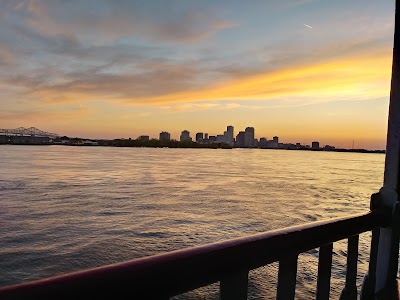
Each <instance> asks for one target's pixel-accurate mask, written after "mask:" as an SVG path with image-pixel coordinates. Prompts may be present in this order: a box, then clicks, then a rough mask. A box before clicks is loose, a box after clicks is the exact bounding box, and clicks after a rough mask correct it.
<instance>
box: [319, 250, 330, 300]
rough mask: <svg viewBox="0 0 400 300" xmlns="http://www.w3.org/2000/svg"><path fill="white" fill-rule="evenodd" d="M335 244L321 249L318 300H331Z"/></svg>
mask: <svg viewBox="0 0 400 300" xmlns="http://www.w3.org/2000/svg"><path fill="white" fill-rule="evenodd" d="M332 250H333V244H327V245H323V246H321V247H320V248H319V258H318V279H317V296H316V299H317V300H329V292H330V289H331V272H332V271H331V269H332Z"/></svg>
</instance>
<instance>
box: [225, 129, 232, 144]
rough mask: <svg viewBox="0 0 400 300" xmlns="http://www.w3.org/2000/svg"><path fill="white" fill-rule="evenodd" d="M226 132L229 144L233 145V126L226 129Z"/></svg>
mask: <svg viewBox="0 0 400 300" xmlns="http://www.w3.org/2000/svg"><path fill="white" fill-rule="evenodd" d="M226 132H227V138H228V142H229V143H232V142H233V126H231V125H229V126H228V127H226Z"/></svg>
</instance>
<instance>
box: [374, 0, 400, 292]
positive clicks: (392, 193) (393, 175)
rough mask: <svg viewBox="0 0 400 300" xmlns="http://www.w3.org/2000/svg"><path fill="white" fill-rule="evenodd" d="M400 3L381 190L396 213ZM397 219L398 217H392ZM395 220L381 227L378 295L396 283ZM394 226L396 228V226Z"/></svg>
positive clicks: (399, 157) (387, 205) (399, 142)
mask: <svg viewBox="0 0 400 300" xmlns="http://www.w3.org/2000/svg"><path fill="white" fill-rule="evenodd" d="M399 8H400V0H396V13H395V30H394V43H393V63H392V81H391V90H390V105H389V119H388V132H387V144H386V160H385V176H384V184H383V188H382V189H381V192H380V193H381V194H382V204H383V208H385V209H386V210H392V211H394V207H395V206H396V204H397V201H398V199H397V194H398V191H399V161H400V12H397V9H399ZM393 217H394V218H396V217H397V216H396V215H393ZM396 223H398V220H396V219H394V220H393V223H392V226H389V227H386V228H380V235H379V245H378V256H377V264H376V285H375V293H382V291H384V289H387V288H389V287H390V286H391V285H392V284H394V283H395V279H396V273H397V269H398V252H399V236H398V230H397V229H396V226H395V224H396ZM393 225H394V226H393Z"/></svg>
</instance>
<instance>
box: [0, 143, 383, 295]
mask: <svg viewBox="0 0 400 300" xmlns="http://www.w3.org/2000/svg"><path fill="white" fill-rule="evenodd" d="M383 169H384V155H383V154H358V153H334V152H311V151H285V150H261V149H231V150H229V149H228V150H222V149H166V148H163V149H153V148H111V147H68V146H10V145H3V146H0V286H5V285H10V284H16V283H20V282H24V281H30V280H34V279H38V278H43V277H48V276H52V275H56V274H61V273H65V272H71V271H77V270H82V269H85V268H91V267H96V266H102V265H105V264H110V263H115V262H122V261H124V260H128V259H133V258H138V257H143V256H147V255H151V254H156V253H161V252H165V251H170V250H175V249H180V248H184V247H190V246H195V245H201V244H206V243H211V242H217V241H222V240H225V239H230V238H235V237H240V236H245V235H248V234H255V233H259V232H262V231H266V230H271V229H276V228H280V227H286V226H290V225H295V224H301V223H304V222H310V221H315V220H322V219H326V218H332V217H338V216H345V215H348V214H352V213H359V212H363V211H367V210H368V207H369V197H370V195H371V193H373V192H376V191H378V190H379V188H380V187H381V185H382V181H383ZM369 243H370V234H369V233H366V234H363V235H361V240H360V256H359V268H358V273H359V282H358V283H359V284H361V280H362V276H363V275H364V274H365V271H366V268H367V262H366V259H367V258H368V254H369ZM317 257H318V251H316V250H315V251H310V252H308V253H305V254H302V255H300V257H299V266H298V275H297V289H296V298H297V299H312V298H313V297H314V293H315V286H316V275H317ZM345 260H346V244H345V243H344V242H339V243H335V244H334V256H333V269H332V273H333V274H332V289H331V295H332V298H338V295H339V293H340V291H341V288H342V287H343V284H344V277H343V276H344V274H345ZM276 275H277V265H276V264H272V265H268V266H266V267H263V268H259V269H257V270H254V271H251V272H250V279H249V280H250V282H249V285H250V291H249V299H271V298H274V297H275V286H276ZM217 291H218V284H214V285H212V286H209V287H207V288H202V289H198V290H196V291H193V292H191V293H188V294H186V295H182V296H179V297H177V298H179V299H218V295H217Z"/></svg>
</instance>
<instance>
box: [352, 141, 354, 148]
mask: <svg viewBox="0 0 400 300" xmlns="http://www.w3.org/2000/svg"><path fill="white" fill-rule="evenodd" d="M352 149H354V140H353V148H352Z"/></svg>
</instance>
